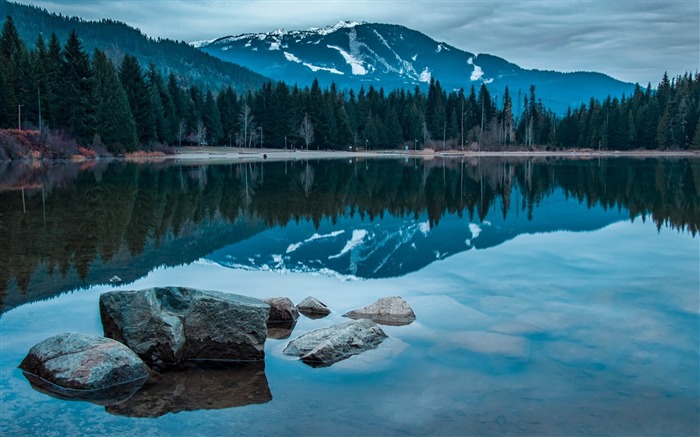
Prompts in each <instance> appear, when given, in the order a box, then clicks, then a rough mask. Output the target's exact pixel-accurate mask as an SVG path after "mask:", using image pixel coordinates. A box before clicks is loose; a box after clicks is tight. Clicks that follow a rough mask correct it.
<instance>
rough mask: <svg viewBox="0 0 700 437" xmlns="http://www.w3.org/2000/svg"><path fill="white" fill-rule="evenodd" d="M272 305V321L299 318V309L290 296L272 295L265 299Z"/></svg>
mask: <svg viewBox="0 0 700 437" xmlns="http://www.w3.org/2000/svg"><path fill="white" fill-rule="evenodd" d="M262 301H263V302H265V303H266V304H268V305H270V318H269V319H268V320H269V321H270V322H289V321H294V320H296V319H298V318H299V311H297V307H295V306H294V303H293V302H292V301H291V300H290V299H289V298H288V297H270V298H267V299H263V300H262Z"/></svg>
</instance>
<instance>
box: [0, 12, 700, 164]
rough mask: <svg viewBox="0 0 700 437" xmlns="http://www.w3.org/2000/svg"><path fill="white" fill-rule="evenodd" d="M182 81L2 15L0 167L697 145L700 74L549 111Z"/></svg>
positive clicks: (442, 95) (465, 100)
mask: <svg viewBox="0 0 700 437" xmlns="http://www.w3.org/2000/svg"><path fill="white" fill-rule="evenodd" d="M186 79H187V78H184V77H180V76H178V75H176V74H175V73H173V72H172V71H170V72H167V71H161V70H160V69H158V68H157V67H156V66H155V65H153V64H151V65H149V66H145V67H144V66H142V65H140V64H139V62H138V60H137V59H136V57H134V56H132V55H130V54H124V53H121V52H116V51H101V50H99V49H96V50H95V51H94V52H93V53H92V54H89V53H87V52H86V51H85V50H84V49H83V45H82V43H81V41H80V39H79V37H78V35H77V34H76V33H75V32H71V33H70V35H69V36H68V38H67V40H66V41H65V42H63V43H62V42H61V41H59V39H58V38H57V37H56V35H55V34H52V35H51V36H50V37H49V38H48V41H47V40H45V39H44V37H43V36H42V35H41V34H39V35H38V36H37V38H36V41H35V43H34V44H33V46H32V47H27V45H26V44H25V43H24V42H23V41H22V40H21V39H20V37H19V35H18V33H17V29H16V27H15V25H14V23H13V20H12V17H9V16H8V17H7V20H6V21H5V23H4V25H3V28H2V33H1V35H0V129H1V130H0V160H12V159H26V158H35V159H36V158H58V159H67V158H71V157H75V156H80V157H83V158H93V157H99V156H121V155H124V154H127V153H133V152H137V151H146V152H159V151H160V152H165V153H167V152H168V151H170V150H171V149H170V147H172V146H231V147H245V148H277V149H311V150H321V149H326V150H362V149H364V150H378V149H383V150H384V149H402V150H419V149H425V148H430V149H433V150H438V151H439V150H468V151H523V150H548V151H552V150H554V151H556V150H565V149H578V150H582V149H583V150H596V151H611V150H619V151H630V150H662V151H669V150H672V151H687V150H700V129H699V128H698V127H699V126H700V121H699V119H700V74H699V73H697V72H695V74H694V75H693V74H691V73H686V74H684V75H682V76H678V77H675V78H671V79H669V77H668V76H667V75H664V76H663V78H662V79H661V82H660V83H659V85H658V86H657V88H656V89H653V88H652V87H651V85H650V84H649V85H647V86H646V87H645V88H643V87H641V86H637V87H636V88H635V90H634V92H633V93H632V95H630V96H622V97H620V98H618V97H608V98H607V99H605V100H604V101H603V102H600V101H598V100H596V99H591V100H590V101H589V102H588V103H585V104H582V105H581V106H580V107H577V108H570V109H569V110H568V111H567V112H566V114H555V113H554V112H553V111H551V110H550V109H548V108H547V107H546V106H545V105H544V104H543V103H542V100H541V99H540V98H538V96H537V90H536V89H535V87H534V86H532V87H531V88H530V90H529V93H527V95H525V96H511V95H510V92H509V90H508V88H507V87H506V88H505V89H504V90H498V94H495V93H494V94H492V93H491V92H490V91H489V89H488V87H487V86H486V85H485V84H484V83H481V84H480V85H479V86H478V87H475V86H474V85H471V86H470V87H469V89H468V90H465V89H460V90H453V91H449V92H448V90H445V89H443V88H442V86H441V85H440V81H439V80H431V82H430V85H429V87H428V91H427V93H425V92H422V91H421V90H420V89H419V88H415V89H414V90H412V91H411V90H403V89H402V90H393V91H390V92H386V91H385V90H384V89H382V88H379V89H377V88H375V87H374V86H369V87H368V88H367V89H364V88H361V89H360V90H359V91H357V92H355V91H353V90H340V89H338V87H336V86H335V85H331V86H330V87H329V88H326V89H322V88H321V87H320V85H319V83H318V82H317V81H314V82H313V83H312V84H311V86H308V85H307V86H304V87H301V86H299V85H298V84H294V85H289V84H286V83H284V82H271V81H270V82H267V83H265V84H264V85H263V86H262V87H260V88H258V89H251V90H249V91H248V92H246V93H241V92H237V91H235V90H234V88H233V87H232V86H227V87H225V88H223V89H211V88H208V87H203V86H199V85H189V86H184V85H183V84H185V83H187V82H188V81H187V80H186Z"/></svg>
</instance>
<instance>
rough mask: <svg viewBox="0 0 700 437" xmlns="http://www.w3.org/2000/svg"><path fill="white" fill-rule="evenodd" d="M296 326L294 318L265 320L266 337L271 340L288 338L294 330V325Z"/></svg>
mask: <svg viewBox="0 0 700 437" xmlns="http://www.w3.org/2000/svg"><path fill="white" fill-rule="evenodd" d="M295 326H297V321H296V320H290V321H285V322H267V338H271V339H273V340H283V339H285V338H289V337H290V336H291V335H292V331H294V327H295Z"/></svg>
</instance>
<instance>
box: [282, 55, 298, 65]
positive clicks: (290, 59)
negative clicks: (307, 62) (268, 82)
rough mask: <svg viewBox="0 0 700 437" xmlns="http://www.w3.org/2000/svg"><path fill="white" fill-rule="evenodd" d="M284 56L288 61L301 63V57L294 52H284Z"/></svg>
mask: <svg viewBox="0 0 700 437" xmlns="http://www.w3.org/2000/svg"><path fill="white" fill-rule="evenodd" d="M284 57H285V58H287V60H288V61H291V62H296V63H297V64H301V59H299V58H297V57H296V56H294V55H293V54H291V53H289V52H284Z"/></svg>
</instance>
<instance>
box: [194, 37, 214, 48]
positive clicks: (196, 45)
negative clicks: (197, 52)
mask: <svg viewBox="0 0 700 437" xmlns="http://www.w3.org/2000/svg"><path fill="white" fill-rule="evenodd" d="M214 41H216V38H214V39H202V40H199V41H192V42H191V43H190V45H191V46H192V47H194V48H195V49H198V48H200V47H204V46H207V45H209V44H211V43H213V42H214Z"/></svg>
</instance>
